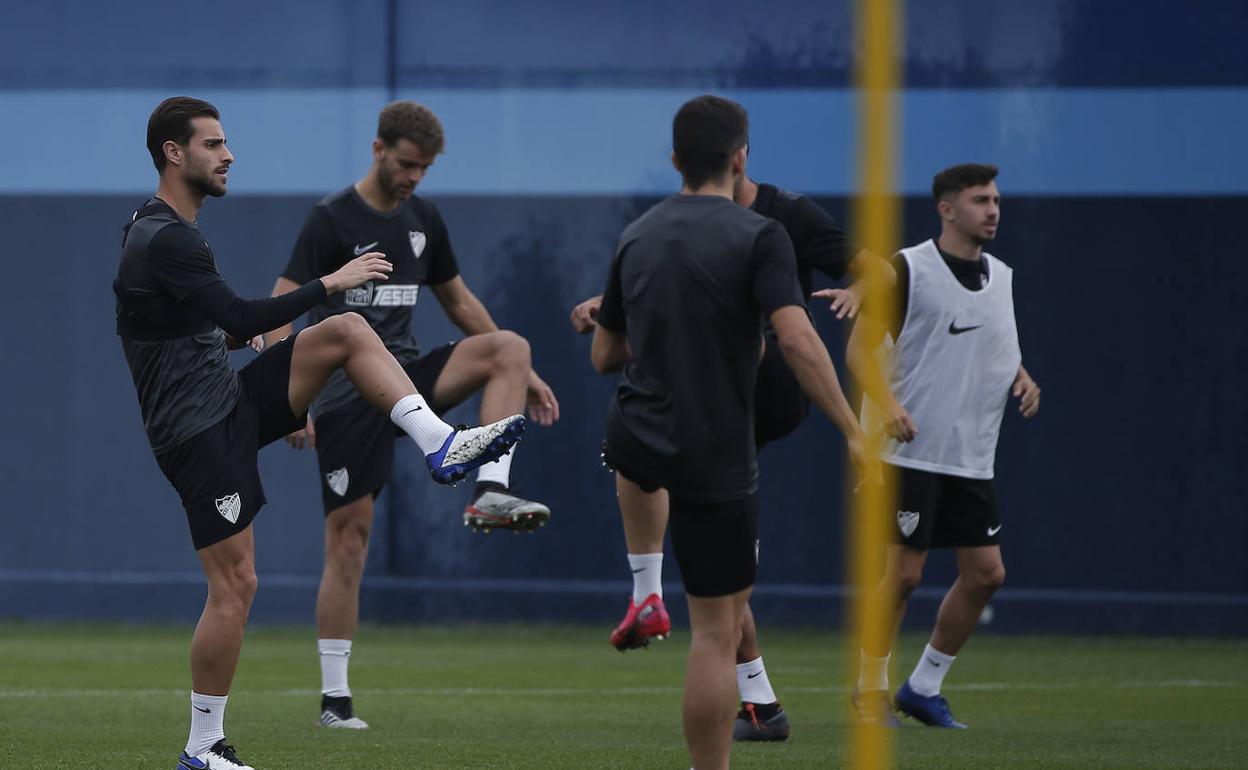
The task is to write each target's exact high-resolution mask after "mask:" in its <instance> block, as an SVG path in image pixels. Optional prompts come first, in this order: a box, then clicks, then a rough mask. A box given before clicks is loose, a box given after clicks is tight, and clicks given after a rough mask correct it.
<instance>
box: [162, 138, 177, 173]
mask: <svg viewBox="0 0 1248 770" xmlns="http://www.w3.org/2000/svg"><path fill="white" fill-rule="evenodd" d="M160 149H161V150H162V151H163V152H164V153H165V160H166V161H167V162H168V164H169V165H173V166H181V165H182V145H180V144H178V143H177V142H175V141H173V140H172V139H166V140H165V143H164V144H162V145H161V146H160Z"/></svg>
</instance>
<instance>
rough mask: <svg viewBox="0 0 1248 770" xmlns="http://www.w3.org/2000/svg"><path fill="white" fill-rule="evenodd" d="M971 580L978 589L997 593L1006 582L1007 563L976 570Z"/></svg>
mask: <svg viewBox="0 0 1248 770" xmlns="http://www.w3.org/2000/svg"><path fill="white" fill-rule="evenodd" d="M971 582H972V583H973V584H974V586H975V588H976V589H977V590H979V591H981V592H983V593H989V594H991V593H995V592H996V590H997V589H998V588H1000V587H1001V586H1002V585H1004V584H1005V565H1003V564H998V565H996V566H995V567H988V568H985V569H980V570H976V571H975V574H974V575H973V576H971Z"/></svg>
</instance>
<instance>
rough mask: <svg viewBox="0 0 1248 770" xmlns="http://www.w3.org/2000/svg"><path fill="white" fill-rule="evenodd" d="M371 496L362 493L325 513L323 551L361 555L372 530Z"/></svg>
mask: <svg viewBox="0 0 1248 770" xmlns="http://www.w3.org/2000/svg"><path fill="white" fill-rule="evenodd" d="M373 499H374V498H373V496H372V495H364V496H362V497H360V498H358V499H355V500H352V501H351V502H349V503H347V504H346V505H341V506H339V507H337V508H335V509H333V510H332V511H330V512H329V513H327V514H325V553H326V556H327V557H332V556H333V555H335V554H339V555H341V556H342V557H344V558H349V557H352V556H356V557H363V556H364V554H365V553H366V551H367V547H368V538H369V535H371V534H372V531H373Z"/></svg>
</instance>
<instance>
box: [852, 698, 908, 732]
mask: <svg viewBox="0 0 1248 770" xmlns="http://www.w3.org/2000/svg"><path fill="white" fill-rule="evenodd" d="M849 702H850V703H852V704H854V712H855V713H857V714H858V721H859V722H862V723H863V724H868V725H875V726H876V727H887V728H889V729H895V728H898V727H901V720H900V719H898V718H897V715H896V714H894V713H893V704H892V703H891V702H890V701H889V699H888V693H887V692H886V691H884V690H858V689H856V688H855V689H854V691H853V692H851V693H850V694H849Z"/></svg>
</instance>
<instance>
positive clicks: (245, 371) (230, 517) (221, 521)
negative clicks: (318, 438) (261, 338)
mask: <svg viewBox="0 0 1248 770" xmlns="http://www.w3.org/2000/svg"><path fill="white" fill-rule="evenodd" d="M294 348H295V335H293V334H292V335H291V336H289V337H287V338H286V339H284V340H282V341H281V342H279V343H277V344H276V345H274V346H273V347H271V348H268V349H267V350H265V351H264V352H263V353H261V354H260V355H259V356H257V357H256V358H255V359H253V360H252V361H251V363H249V364H247V365H246V366H244V367H243V368H242V369H240V370H239V372H238V382H239V395H238V403H236V404H235V405H234V409H233V410H232V411H231V412H230V413H229V414H228V415H226V416H225V419H223V420H221V421H220V422H218V423H217V424H216V425H213V426H212V427H211V428H208V429H207V430H204V431H201V432H200V433H197V434H196V435H194V436H192V437H191V438H189V439H187V440H186V441H184V442H182V443H181V444H178V445H177V446H175V447H173V448H172V449H170V450H168V451H167V452H161V453H160V454H158V455H156V462H157V464H158V465H160V469H161V470H162V471H164V474H165V478H167V479H169V482H170V483H172V484H173V488H174V489H176V490H177V491H178V495H179V496H180V497H181V498H182V506H183V507H184V508H185V509H186V518H187V522H188V523H189V524H190V527H191V542H192V543H194V544H195V550H197V551H198V550H200V549H201V548H206V547H208V546H210V545H212V544H214V543H219V542H221V541H222V540H224V539H226V538H227V537H230V536H231V535H235V534H238V533H239V532H242V531H243V530H245V529H246V528H247V527H248V526H249V525H250V524H251V520H252V519H254V518H255V517H256V514H257V513H258V512H259V511H260V508H261V506H263V505H264V503H265V497H264V487H263V486H262V485H261V483H260V469H259V468H258V467H257V465H256V455H257V453H258V452H259V451H260V448H261V447H263V446H266V445H268V444H271V443H272V442H274V441H276V440H277V439H279V438H281V437H282V436H285V435H287V434H288V433H290V432H291V431H295V430H298V429H299V428H302V427H303V425H304V419H305V418H304V416H303V415H296V414H294V413H293V412H291V409H290V356H291V353H292V351H293V350H294Z"/></svg>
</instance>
